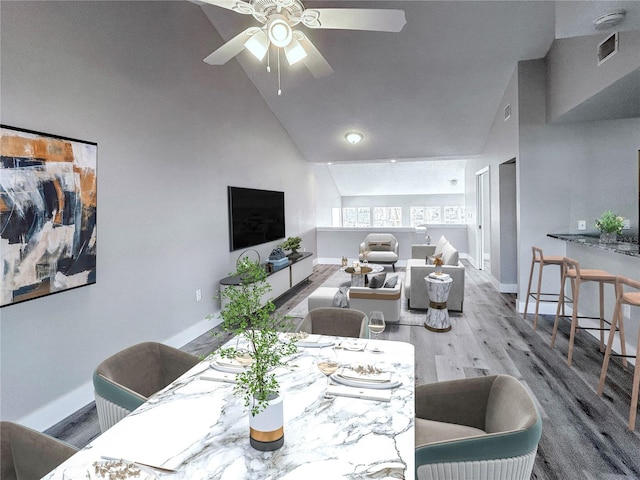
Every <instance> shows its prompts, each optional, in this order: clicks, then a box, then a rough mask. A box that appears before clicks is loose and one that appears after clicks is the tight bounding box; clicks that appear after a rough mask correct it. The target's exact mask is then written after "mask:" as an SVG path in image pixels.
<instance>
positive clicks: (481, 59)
mask: <svg viewBox="0 0 640 480" xmlns="http://www.w3.org/2000/svg"><path fill="white" fill-rule="evenodd" d="M193 1H194V3H199V4H201V5H202V9H203V10H204V12H205V14H206V15H207V17H208V18H209V19H210V21H211V23H212V25H213V27H214V28H215V29H216V30H217V32H218V33H219V34H220V36H221V37H222V39H223V40H228V39H230V38H232V37H233V36H235V35H236V34H238V33H239V32H241V31H242V30H244V29H246V28H248V27H249V26H255V25H257V21H256V20H255V19H254V18H253V17H252V16H251V15H240V14H237V13H235V12H232V11H230V10H226V9H224V8H220V7H217V6H212V5H206V4H202V2H199V1H198V0H193ZM303 3H304V6H305V7H306V8H393V9H402V10H404V11H405V14H406V19H407V24H406V25H405V27H404V29H403V30H402V31H401V32H399V33H382V32H367V31H348V30H316V29H314V30H311V29H307V28H305V27H303V28H302V29H303V30H304V31H305V33H306V35H307V36H308V37H309V39H310V40H311V41H312V42H313V43H314V44H315V46H316V47H317V48H318V49H319V51H320V52H321V53H322V55H323V56H324V57H325V58H326V60H327V61H328V62H329V64H330V65H331V66H332V67H333V69H334V73H333V74H331V75H329V76H327V77H323V78H314V77H313V76H312V75H311V74H310V73H309V71H308V70H307V69H306V67H305V66H304V65H302V64H296V65H294V66H293V67H290V66H288V64H287V63H286V61H283V62H282V63H281V83H282V92H283V93H282V95H281V96H278V95H277V89H278V87H277V74H276V73H275V70H276V69H275V68H272V71H271V73H267V72H266V68H265V64H264V63H259V62H258V61H257V60H256V59H255V58H254V57H253V56H252V55H251V54H250V53H249V52H247V51H244V52H242V53H241V54H240V55H238V56H237V57H236V59H237V61H239V62H240V64H241V66H242V68H243V69H244V71H245V72H246V74H247V76H248V77H249V78H250V79H251V81H252V82H253V83H254V85H255V86H256V88H257V89H258V90H259V91H260V93H261V94H262V96H263V97H264V99H265V101H266V103H267V105H268V106H269V107H270V108H271V110H272V111H273V113H274V115H275V116H276V117H277V118H278V120H279V121H280V122H281V124H282V125H283V126H284V128H285V129H286V130H287V132H288V134H289V136H290V137H291V139H292V140H293V141H294V142H295V144H296V145H297V146H298V148H299V149H300V151H301V152H302V154H303V155H304V156H305V157H306V159H307V160H308V161H309V162H334V163H338V162H346V163H348V162H371V161H380V160H390V159H397V160H398V161H408V160H411V161H413V160H416V159H419V160H443V159H465V158H470V157H473V156H476V155H479V154H480V153H481V152H482V149H483V147H484V144H485V141H486V138H487V134H488V132H489V129H490V126H491V123H492V121H493V118H494V115H495V114H496V111H497V108H498V106H499V103H500V100H501V98H502V95H503V93H504V91H505V88H506V86H507V83H508V81H509V78H510V77H511V75H512V74H513V72H514V69H515V67H516V64H517V62H518V61H520V60H527V59H535V58H542V57H544V56H545V55H546V53H547V52H548V50H549V47H550V45H551V43H552V42H553V40H554V38H560V37H569V36H577V35H594V34H602V35H603V38H604V35H605V34H606V32H605V33H600V32H597V31H596V30H595V28H594V25H593V20H594V19H595V18H597V16H599V15H601V14H602V13H606V11H610V10H612V9H615V8H619V7H621V8H625V9H626V10H627V12H628V14H627V18H626V19H625V22H624V23H623V24H622V26H621V27H618V29H638V28H640V20H639V17H640V2H638V1H631V2H629V1H626V2H619V1H599V2H584V1H577V2H572V1H560V2H557V5H556V2H553V1H522V0H517V1H456V0H453V1H421V0H415V1H367V0H362V1H348V2H345V1H337V0H333V1H330V0H329V1H306V2H303ZM221 44H222V43H220V44H212V45H208V46H207V47H208V48H209V50H210V51H211V52H213V51H214V50H216V49H217V48H218V47H220V45H221ZM231 61H236V60H231ZM272 62H273V60H272ZM211 68H225V66H224V65H222V66H212V67H211ZM349 130H357V131H360V132H362V134H363V135H364V140H363V141H362V142H361V143H360V144H358V145H349V144H347V142H345V141H344V134H345V132H347V131H349Z"/></svg>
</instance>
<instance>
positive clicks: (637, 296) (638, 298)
mask: <svg viewBox="0 0 640 480" xmlns="http://www.w3.org/2000/svg"><path fill="white" fill-rule="evenodd" d="M623 285H627V286H629V287H632V288H635V289H636V290H638V291H636V292H627V293H625V292H624V290H623V288H624V287H623ZM616 298H617V300H616V307H615V309H614V310H613V320H612V322H611V330H610V331H609V340H608V342H607V350H606V352H605V354H604V361H603V362H602V372H601V373H600V383H598V395H602V391H603V390H604V381H605V378H606V376H607V368H609V358H610V357H611V349H612V347H613V337H614V335H615V328H616V322H617V319H618V317H619V318H620V320H622V318H623V316H622V313H621V310H622V305H623V304H624V305H632V306H634V307H640V282H638V281H636V280H632V279H630V278H627V277H621V276H618V277H616ZM621 341H622V340H621ZM622 342H623V343H622V344H623V345H624V341H622ZM636 345H637V346H636V355H635V357H636V364H635V367H634V373H633V386H632V387H631V406H630V407H629V430H635V428H636V414H637V410H638V386H639V385H640V364H639V363H638V361H639V360H640V331H638V343H637V344H636ZM623 353H624V350H623ZM620 356H622V355H620ZM628 356H631V355H628ZM623 358H626V356H625V357H623Z"/></svg>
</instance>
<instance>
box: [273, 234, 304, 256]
mask: <svg viewBox="0 0 640 480" xmlns="http://www.w3.org/2000/svg"><path fill="white" fill-rule="evenodd" d="M301 243H302V238H300V237H289V238H287V239H286V240H285V241H284V242H282V243H281V244H280V245H278V246H279V247H280V248H282V249H283V250H291V255H289V258H295V257H297V256H299V255H300V254H299V253H298V249H299V248H300V244H301Z"/></svg>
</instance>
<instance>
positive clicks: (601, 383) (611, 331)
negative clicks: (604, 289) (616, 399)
mask: <svg viewBox="0 0 640 480" xmlns="http://www.w3.org/2000/svg"><path fill="white" fill-rule="evenodd" d="M619 298H620V297H618V300H617V301H616V306H615V308H614V309H613V318H612V319H611V328H610V329H609V340H608V341H607V349H606V350H605V352H604V359H603V360H602V370H601V371H600V381H599V382H598V389H597V393H598V395H599V396H601V395H602V392H603V390H604V381H605V379H606V377H607V370H608V369H609V359H610V357H611V350H612V349H613V339H614V337H615V335H616V326H617V323H618V318H619V315H618V314H619V313H620V311H621V310H622V309H621V302H620V300H619Z"/></svg>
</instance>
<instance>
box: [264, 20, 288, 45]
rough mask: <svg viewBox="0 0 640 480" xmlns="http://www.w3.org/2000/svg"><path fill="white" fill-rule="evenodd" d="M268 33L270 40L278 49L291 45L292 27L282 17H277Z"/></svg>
mask: <svg viewBox="0 0 640 480" xmlns="http://www.w3.org/2000/svg"><path fill="white" fill-rule="evenodd" d="M267 31H268V34H269V40H270V41H271V43H273V44H274V45H275V46H276V47H278V48H283V47H286V46H287V45H289V43H291V39H292V38H293V31H292V30H291V26H289V24H288V23H287V21H286V20H285V19H284V17H282V16H275V18H274V19H272V20H271V21H270V22H269V26H268V27H267Z"/></svg>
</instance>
